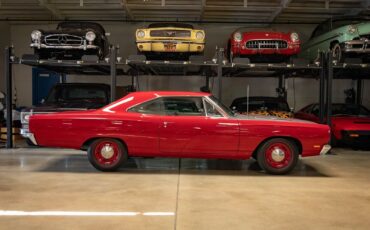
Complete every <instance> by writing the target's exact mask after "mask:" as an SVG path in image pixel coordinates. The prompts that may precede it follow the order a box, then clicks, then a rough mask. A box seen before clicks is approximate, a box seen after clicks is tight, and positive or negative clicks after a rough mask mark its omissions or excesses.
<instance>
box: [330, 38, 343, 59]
mask: <svg viewBox="0 0 370 230" xmlns="http://www.w3.org/2000/svg"><path fill="white" fill-rule="evenodd" d="M331 54H332V57H333V61H336V62H338V63H342V62H343V61H344V55H343V51H342V47H341V46H340V44H339V43H336V44H335V45H334V46H333V47H332V48H331Z"/></svg>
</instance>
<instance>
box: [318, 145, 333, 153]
mask: <svg viewBox="0 0 370 230" xmlns="http://www.w3.org/2000/svg"><path fill="white" fill-rule="evenodd" d="M330 149H331V146H330V145H324V146H323V147H322V149H321V151H320V155H326V154H327V153H328V152H329V151H330Z"/></svg>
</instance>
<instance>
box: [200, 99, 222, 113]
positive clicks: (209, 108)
mask: <svg viewBox="0 0 370 230" xmlns="http://www.w3.org/2000/svg"><path fill="white" fill-rule="evenodd" d="M204 104H205V106H206V113H207V116H209V117H222V114H221V113H220V112H219V111H218V110H217V109H216V107H215V106H214V105H213V104H211V103H209V102H208V101H207V100H204Z"/></svg>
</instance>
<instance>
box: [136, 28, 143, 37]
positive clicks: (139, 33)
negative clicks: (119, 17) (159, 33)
mask: <svg viewBox="0 0 370 230" xmlns="http://www.w3.org/2000/svg"><path fill="white" fill-rule="evenodd" d="M136 36H137V37H138V38H143V37H145V32H144V31H143V30H139V31H137V32H136Z"/></svg>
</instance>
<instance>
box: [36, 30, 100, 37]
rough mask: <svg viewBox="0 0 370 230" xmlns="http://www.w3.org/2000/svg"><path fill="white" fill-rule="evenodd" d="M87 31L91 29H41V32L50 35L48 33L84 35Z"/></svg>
mask: <svg viewBox="0 0 370 230" xmlns="http://www.w3.org/2000/svg"><path fill="white" fill-rule="evenodd" d="M88 31H93V30H91V29H78V30H77V29H63V30H47V31H41V32H42V34H43V35H44V36H45V35H50V34H71V35H76V36H85V35H86V33H87V32H88Z"/></svg>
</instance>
